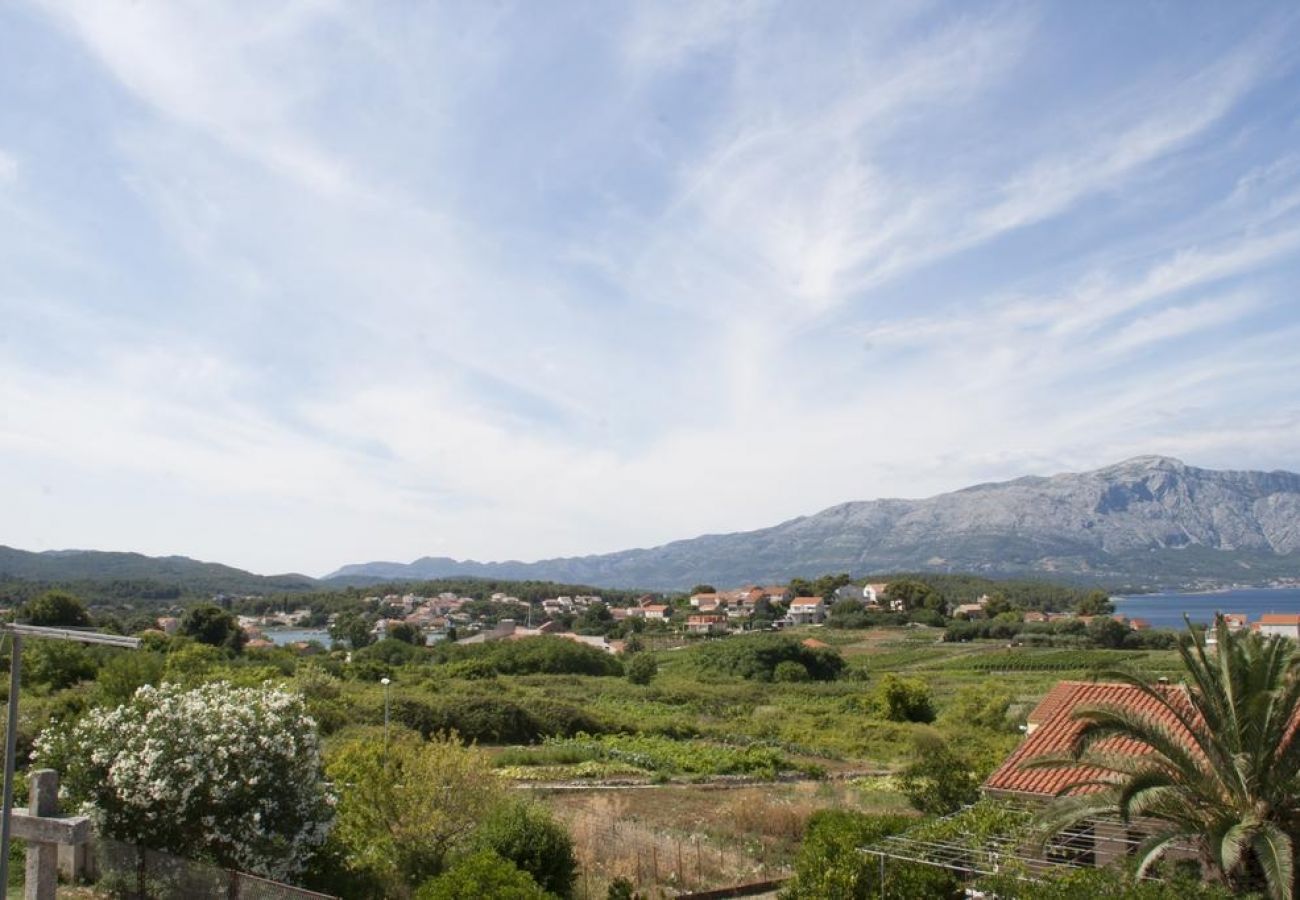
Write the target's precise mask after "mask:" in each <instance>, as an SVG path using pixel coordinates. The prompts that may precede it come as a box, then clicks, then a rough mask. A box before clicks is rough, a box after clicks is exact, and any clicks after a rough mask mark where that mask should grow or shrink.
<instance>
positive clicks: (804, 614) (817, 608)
mask: <svg viewBox="0 0 1300 900" xmlns="http://www.w3.org/2000/svg"><path fill="white" fill-rule="evenodd" d="M786 617H787V618H788V619H789V620H790V623H791V624H792V625H816V624H818V623H820V622H821V621H822V620H823V619H825V618H826V601H825V600H823V599H822V598H821V597H795V598H794V599H793V600H791V601H790V611H789V612H788V613H787V614H786Z"/></svg>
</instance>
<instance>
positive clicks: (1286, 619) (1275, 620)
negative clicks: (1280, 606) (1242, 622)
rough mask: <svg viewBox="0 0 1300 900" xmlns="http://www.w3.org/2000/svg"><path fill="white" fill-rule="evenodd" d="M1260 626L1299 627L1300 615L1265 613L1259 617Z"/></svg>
mask: <svg viewBox="0 0 1300 900" xmlns="http://www.w3.org/2000/svg"><path fill="white" fill-rule="evenodd" d="M1259 624H1261V625H1300V613H1265V614H1264V615H1262V616H1260V617H1259Z"/></svg>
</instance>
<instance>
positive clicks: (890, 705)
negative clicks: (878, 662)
mask: <svg viewBox="0 0 1300 900" xmlns="http://www.w3.org/2000/svg"><path fill="white" fill-rule="evenodd" d="M873 699H874V702H875V704H876V705H877V707H878V708H879V712H880V715H881V716H882V717H883V718H885V719H888V720H889V721H891V722H933V721H934V701H933V699H932V697H931V695H930V686H929V685H928V684H926V683H925V682H924V681H922V680H921V679H919V678H903V677H902V676H900V675H895V674H893V673H892V672H890V673H888V674H886V675H885V676H884V677H882V678H881V679H880V683H879V684H878V685H877V686H876V692H875V696H874V698H873Z"/></svg>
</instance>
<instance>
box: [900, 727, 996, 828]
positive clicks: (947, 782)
mask: <svg viewBox="0 0 1300 900" xmlns="http://www.w3.org/2000/svg"><path fill="white" fill-rule="evenodd" d="M901 783H902V789H903V794H904V796H906V797H907V799H908V801H910V802H911V804H912V805H913V806H914V807H916V808H917V809H918V810H920V811H921V812H923V813H929V814H930V815H934V816H943V815H947V814H948V813H951V812H956V811H957V810H959V809H961V808H962V807H963V806H968V805H969V804H971V803H974V802H975V801H976V800H978V799H979V796H980V780H979V778H978V777H976V774H975V769H974V767H973V766H972V765H971V762H970V760H968V759H966V758H965V757H964V756H963V755H962V754H960V753H958V752H957V751H956V750H954V749H953V748H952V746H951V745H949V743H948V742H947V741H945V740H943V739H942V738H940V737H939V736H938V735H933V734H919V735H917V736H916V738H915V741H914V744H913V747H912V762H911V764H910V765H908V767H907V768H906V769H904V770H903V776H902V779H901Z"/></svg>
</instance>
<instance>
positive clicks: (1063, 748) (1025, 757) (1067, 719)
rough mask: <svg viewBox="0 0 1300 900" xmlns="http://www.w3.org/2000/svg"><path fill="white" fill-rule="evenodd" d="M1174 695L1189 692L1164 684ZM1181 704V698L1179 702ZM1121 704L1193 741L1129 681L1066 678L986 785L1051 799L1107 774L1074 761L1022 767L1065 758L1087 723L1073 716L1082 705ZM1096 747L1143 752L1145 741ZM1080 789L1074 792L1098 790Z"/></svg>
mask: <svg viewBox="0 0 1300 900" xmlns="http://www.w3.org/2000/svg"><path fill="white" fill-rule="evenodd" d="M1164 690H1166V691H1168V692H1170V696H1172V697H1174V698H1177V697H1183V696H1185V695H1184V694H1183V688H1182V687H1165V688H1164ZM1175 702H1177V701H1175ZM1093 706H1119V707H1124V708H1127V709H1133V710H1135V711H1137V712H1139V713H1141V714H1143V715H1146V716H1150V717H1153V718H1154V719H1156V720H1157V721H1159V722H1161V723H1162V724H1164V725H1165V726H1166V727H1167V728H1169V729H1170V730H1171V731H1173V732H1174V733H1175V734H1178V733H1181V734H1183V736H1184V737H1186V738H1187V739H1188V741H1189V743H1190V738H1191V736H1190V735H1188V734H1187V732H1186V731H1185V730H1184V729H1183V728H1182V726H1181V725H1179V724H1178V722H1177V720H1176V719H1175V718H1174V717H1173V716H1172V715H1171V714H1170V713H1169V712H1168V711H1167V710H1165V709H1164V708H1163V707H1162V706H1161V705H1160V704H1159V703H1157V702H1156V701H1155V700H1154V699H1153V698H1151V697H1148V696H1146V695H1145V694H1143V693H1142V692H1140V691H1139V690H1138V689H1137V688H1135V687H1133V686H1131V685H1127V684H1114V683H1108V682H1087V681H1063V682H1061V683H1060V684H1058V685H1057V686H1056V687H1054V688H1053V689H1052V690H1051V691H1050V692H1049V693H1048V694H1047V696H1046V697H1044V698H1043V699H1042V701H1041V702H1040V703H1039V704H1038V706H1036V707H1035V708H1034V711H1033V712H1031V713H1030V714H1029V724H1030V727H1031V731H1030V733H1029V734H1028V735H1026V737H1025V739H1024V740H1023V741H1022V742H1021V744H1020V746H1019V747H1017V748H1016V749H1015V751H1014V752H1013V753H1012V754H1011V755H1010V756H1009V757H1007V759H1006V761H1005V762H1003V763H1002V765H1001V766H999V767H998V769H997V770H996V771H995V772H994V773H993V774H992V775H990V776H989V777H988V780H987V781H985V782H984V789H985V790H987V791H991V792H995V793H1010V794H1032V795H1037V796H1040V797H1053V796H1055V795H1056V794H1057V793H1059V792H1060V791H1061V790H1063V789H1064V788H1066V787H1068V786H1069V785H1071V784H1073V783H1075V782H1078V781H1084V780H1087V779H1091V778H1103V777H1105V774H1106V773H1105V772H1103V771H1102V770H1101V769H1098V768H1096V767H1094V766H1086V765H1072V766H1060V767H1053V768H1049V769H1035V768H1023V764H1024V763H1026V762H1028V761H1030V760H1032V759H1036V758H1038V757H1041V756H1065V755H1067V754H1069V752H1070V751H1071V750H1072V749H1073V747H1074V742H1075V739H1076V738H1078V736H1079V733H1080V732H1081V731H1082V730H1083V727H1084V723H1083V722H1081V721H1080V720H1078V719H1077V718H1075V711H1076V710H1078V709H1079V708H1081V707H1093ZM1094 748H1095V749H1096V750H1098V751H1101V752H1104V753H1122V754H1145V753H1150V752H1151V750H1150V748H1148V747H1147V746H1146V745H1145V744H1143V743H1141V742H1139V741H1135V740H1131V739H1128V738H1107V739H1105V740H1103V741H1100V742H1099V743H1097V744H1096V745H1094ZM1100 789H1101V788H1100V787H1091V788H1078V789H1076V790H1075V791H1073V793H1086V792H1088V791H1094V790H1100Z"/></svg>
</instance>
